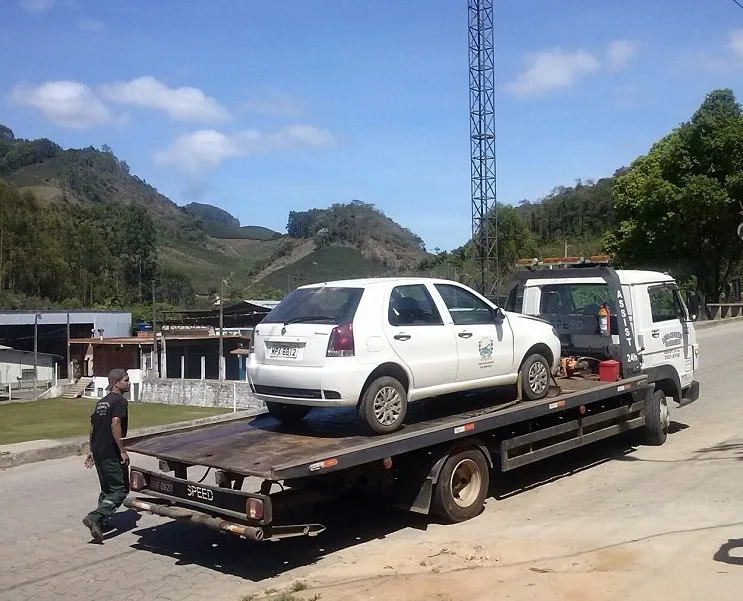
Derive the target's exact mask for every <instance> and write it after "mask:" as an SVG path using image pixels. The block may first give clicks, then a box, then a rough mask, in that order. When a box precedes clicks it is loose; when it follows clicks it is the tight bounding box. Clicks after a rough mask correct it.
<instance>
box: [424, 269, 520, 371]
mask: <svg viewBox="0 0 743 601" xmlns="http://www.w3.org/2000/svg"><path fill="white" fill-rule="evenodd" d="M435 288H436V291H437V292H438V293H439V295H440V296H441V299H442V301H443V302H444V304H445V305H446V308H447V310H448V312H449V315H450V317H451V320H452V322H453V324H454V333H455V336H456V341H457V354H458V355H459V368H458V369H457V382H468V381H474V380H482V379H485V378H496V377H498V376H505V375H508V374H511V373H514V372H516V371H517V370H516V367H515V366H514V356H513V332H512V331H511V327H510V325H509V323H508V319H503V320H502V321H501V322H499V323H496V320H495V314H494V309H493V308H492V306H491V305H489V304H488V303H486V302H485V301H483V300H482V299H481V298H479V297H477V296H476V295H475V294H473V293H472V292H471V291H469V290H467V289H465V288H463V287H462V286H457V285H456V284H435Z"/></svg>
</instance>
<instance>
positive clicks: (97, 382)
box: [93, 369, 143, 401]
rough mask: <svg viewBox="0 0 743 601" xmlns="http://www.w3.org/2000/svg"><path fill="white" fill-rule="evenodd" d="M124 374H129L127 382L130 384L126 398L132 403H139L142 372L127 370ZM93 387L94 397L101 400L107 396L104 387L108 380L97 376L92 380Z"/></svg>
mask: <svg viewBox="0 0 743 601" xmlns="http://www.w3.org/2000/svg"><path fill="white" fill-rule="evenodd" d="M126 373H128V374H129V381H130V382H131V384H132V386H131V388H130V389H129V394H128V395H127V396H128V398H130V399H131V400H133V401H139V400H140V399H141V398H142V379H143V377H142V370H141V369H128V370H127V371H126ZM93 386H95V390H94V391H93V396H94V397H96V398H98V399H102V398H103V397H104V396H106V395H107V394H108V392H107V391H106V387H107V386H108V378H103V377H99V376H97V377H95V378H93Z"/></svg>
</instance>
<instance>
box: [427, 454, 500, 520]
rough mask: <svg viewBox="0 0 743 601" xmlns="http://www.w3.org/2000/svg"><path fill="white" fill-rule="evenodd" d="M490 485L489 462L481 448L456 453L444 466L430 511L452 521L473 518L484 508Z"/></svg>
mask: <svg viewBox="0 0 743 601" xmlns="http://www.w3.org/2000/svg"><path fill="white" fill-rule="evenodd" d="M489 486H490V471H489V468H488V462H487V460H486V459H485V457H484V455H483V454H482V453H481V452H480V451H478V450H477V449H468V450H466V451H459V452H457V453H453V454H452V455H450V456H449V458H448V459H447V460H446V461H445V462H444V465H443V467H442V468H441V473H440V474H439V479H438V482H437V483H436V489H435V491H434V494H433V499H432V505H431V512H432V513H433V514H434V515H436V516H437V517H439V518H441V519H443V520H445V521H447V522H451V523H456V522H464V521H465V520H469V519H472V518H473V517H475V516H476V515H477V514H479V513H480V511H482V508H483V506H484V505H485V497H486V496H487V495H488V487H489Z"/></svg>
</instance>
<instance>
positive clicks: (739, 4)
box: [733, 0, 743, 8]
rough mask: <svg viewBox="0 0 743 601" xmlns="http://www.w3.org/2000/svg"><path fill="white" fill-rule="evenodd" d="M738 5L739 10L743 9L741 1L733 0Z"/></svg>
mask: <svg viewBox="0 0 743 601" xmlns="http://www.w3.org/2000/svg"><path fill="white" fill-rule="evenodd" d="M733 2H735V3H736V4H737V5H738V8H743V4H741V2H740V0H733Z"/></svg>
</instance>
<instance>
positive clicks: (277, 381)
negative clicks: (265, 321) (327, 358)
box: [248, 357, 369, 407]
mask: <svg viewBox="0 0 743 601" xmlns="http://www.w3.org/2000/svg"><path fill="white" fill-rule="evenodd" d="M348 359H350V361H349V360H348ZM333 363H337V365H332V364H331V365H325V366H323V367H291V366H286V365H257V364H251V365H250V366H249V367H248V377H249V380H250V385H251V388H252V389H253V393H254V394H255V396H256V397H258V398H259V399H260V400H262V401H264V402H265V401H269V402H276V403H290V404H292V405H305V406H308V407H348V406H355V405H356V404H357V403H358V402H359V395H360V394H361V389H362V387H363V385H364V382H365V381H366V378H367V376H368V375H369V369H368V368H366V367H362V366H359V365H358V364H356V363H355V362H354V361H353V358H351V357H349V358H342V359H339V360H338V361H337V362H335V361H334V362H333Z"/></svg>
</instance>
